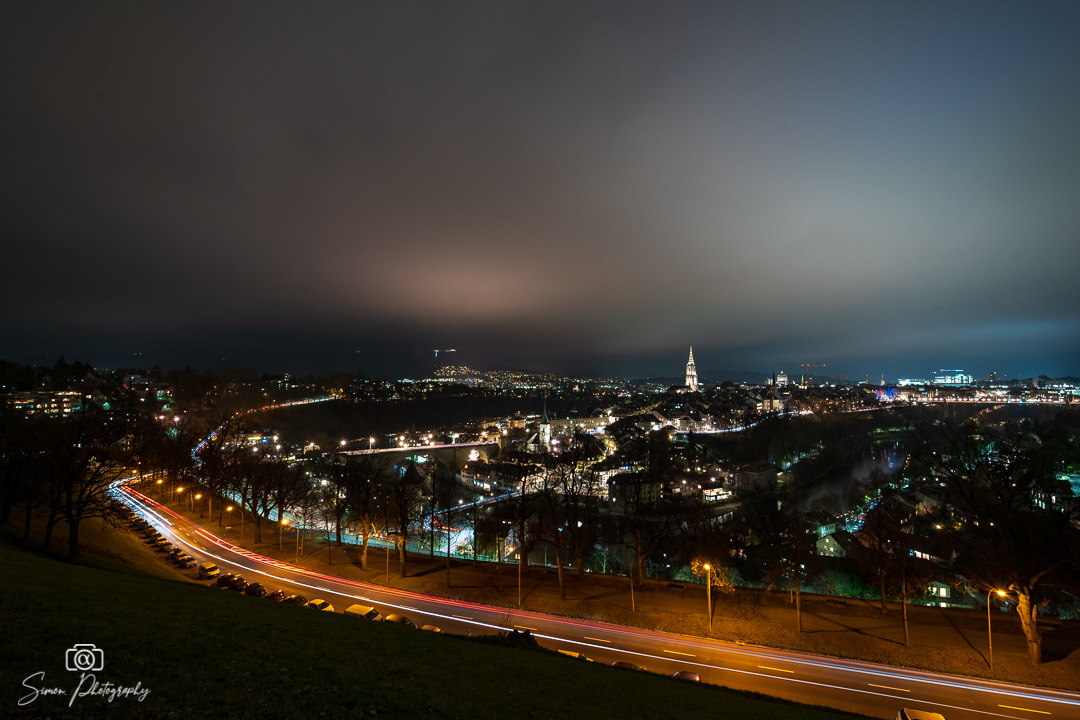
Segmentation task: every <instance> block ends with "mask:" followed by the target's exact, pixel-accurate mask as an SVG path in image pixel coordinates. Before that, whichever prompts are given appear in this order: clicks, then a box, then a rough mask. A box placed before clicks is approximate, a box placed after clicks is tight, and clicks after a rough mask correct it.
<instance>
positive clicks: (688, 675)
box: [671, 670, 701, 682]
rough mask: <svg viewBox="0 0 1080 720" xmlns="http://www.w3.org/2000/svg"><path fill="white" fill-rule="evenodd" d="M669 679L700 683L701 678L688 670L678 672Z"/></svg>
mask: <svg viewBox="0 0 1080 720" xmlns="http://www.w3.org/2000/svg"><path fill="white" fill-rule="evenodd" d="M671 677H673V678H677V679H679V680H689V681H690V682H701V676H700V675H698V674H697V673H696V672H690V671H689V670H680V671H679V672H677V673H673V674H672V676H671Z"/></svg>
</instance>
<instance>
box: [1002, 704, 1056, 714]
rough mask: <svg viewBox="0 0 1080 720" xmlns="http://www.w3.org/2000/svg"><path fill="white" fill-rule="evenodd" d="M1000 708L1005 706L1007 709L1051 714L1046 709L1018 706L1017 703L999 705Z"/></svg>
mask: <svg viewBox="0 0 1080 720" xmlns="http://www.w3.org/2000/svg"><path fill="white" fill-rule="evenodd" d="M998 707H999V708H1005V709H1007V710H1023V711H1024V712H1030V713H1039V714H1040V715H1049V714H1050V713H1048V712H1046V711H1045V710H1031V709H1030V708H1022V707H1016V706H1015V705H998Z"/></svg>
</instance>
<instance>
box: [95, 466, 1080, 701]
mask: <svg viewBox="0 0 1080 720" xmlns="http://www.w3.org/2000/svg"><path fill="white" fill-rule="evenodd" d="M116 490H117V495H118V497H119V498H120V499H121V500H122V501H123V502H124V503H125V504H127V505H128V506H129V507H131V508H132V509H134V510H135V511H136V512H137V513H138V514H139V515H141V516H142V517H144V518H146V519H147V520H148V521H150V522H151V523H153V524H154V525H155V526H156V527H157V528H158V530H160V531H161V533H162V534H163V535H164V536H165V537H167V538H168V539H169V540H171V541H172V542H173V543H174V544H175V545H177V546H178V547H180V548H183V549H184V550H185V551H187V552H188V553H189V554H190V555H192V557H194V558H195V559H196V561H198V562H206V561H211V562H214V563H216V564H217V565H218V567H220V568H221V570H222V572H233V573H238V574H240V575H243V576H244V577H245V578H246V579H247V580H248V581H249V582H254V581H258V582H262V583H263V584H264V585H267V586H269V587H272V588H273V587H280V588H281V589H283V590H286V591H289V592H292V593H297V594H300V595H305V596H307V597H308V598H309V599H310V598H314V597H321V598H324V599H326V600H328V601H330V602H331V603H332V604H333V605H334V607H335V609H336V610H337V611H338V612H340V611H341V610H343V609H344V608H346V607H348V606H349V605H351V604H353V603H361V604H365V605H373V606H375V607H377V608H378V609H379V611H380V612H382V613H383V614H384V615H385V614H387V613H389V612H395V611H397V612H401V613H402V614H404V615H407V616H408V617H410V618H411V619H412V620H413V621H414V622H416V624H417V625H423V624H429V623H430V624H432V625H437V626H439V627H440V628H442V629H443V631H445V632H454V633H460V634H466V633H478V634H482V633H490V632H495V631H502V630H509V629H513V628H517V629H519V630H524V629H528V630H530V631H531V632H532V634H533V636H534V637H535V638H537V640H538V641H539V642H540V644H541V645H543V646H544V647H547V648H550V649H553V650H568V651H573V652H579V653H581V654H583V655H586V656H588V657H589V658H592V659H594V660H596V661H597V662H603V663H608V664H610V663H612V662H614V661H616V660H623V661H628V662H632V663H635V664H637V665H642V666H645V667H647V668H648V669H649V670H651V671H654V672H658V673H664V674H668V675H670V674H671V673H674V672H676V671H678V670H690V671H693V672H696V673H698V674H699V675H700V676H701V679H702V681H704V682H709V683H714V684H717V685H724V686H727V687H731V688H738V689H742V690H752V691H754V692H759V693H763V694H766V695H773V696H777V697H783V698H787V699H789V700H795V701H798V702H803V703H810V704H813V705H823V706H826V707H832V708H837V709H840V710H848V711H851V712H856V713H862V714H864V715H870V716H874V717H880V718H895V717H896V712H897V709H898V708H900V707H909V708H918V709H922V710H932V711H935V712H940V713H942V714H944V715H946V716H947V717H948V718H950V720H987V719H988V718H1022V719H1025V720H1030V719H1031V718H1070V717H1072V718H1076V717H1080V694H1078V693H1071V692H1064V691H1058V690H1049V689H1044V688H1033V687H1026V686H1022V685H1012V684H1009V683H1000V682H992V681H986V680H976V679H970V678H964V677H959V676H953V675H941V674H936V673H931V672H923V671H918V670H908V669H904V668H896V667H890V666H887V665H876V664H873V663H864V662H858V661H853V660H837V659H833V658H827V657H822V656H817V655H804V654H800V653H794V652H787V651H784V650H774V649H770V648H761V647H744V646H738V645H732V644H728V643H722V642H717V641H714V640H706V639H703V638H694V637H687V636H682V635H675V634H671V633H663V632H650V631H646V630H640V629H637V628H629V627H623V626H618V625H609V624H606V623H599V622H591V621H588V620H577V619H572V618H564V617H559V616H554V615H543V614H540V613H533V612H525V611H518V610H514V609H511V608H502V607H493V606H489V605H480V604H477V603H468V602H460V601H456V600H449V599H446V598H440V597H433V596H429V595H420V594H417V593H411V592H407V591H403V590H396V589H393V588H386V587H382V586H378V585H369V584H367V583H362V582H358V581H355V580H349V579H346V578H341V577H337V576H334V575H325V574H322V573H318V572H314V571H311V570H308V569H306V568H302V567H298V566H295V565H291V564H289V563H285V562H281V561H278V560H274V559H272V558H268V557H265V556H263V555H258V554H256V553H253V552H249V551H247V550H244V549H243V548H239V547H236V546H234V545H232V544H230V543H228V542H226V541H224V540H222V539H221V538H220V537H218V536H216V535H213V534H212V533H210V532H207V531H206V530H205V529H203V528H202V527H200V526H199V525H197V524H195V523H192V522H191V521H189V520H187V519H186V518H184V517H182V516H180V515H178V514H176V513H174V512H173V511H171V510H169V509H168V508H165V507H163V506H162V505H160V504H158V503H157V502H155V501H153V500H151V499H149V498H148V497H146V496H145V495H142V494H141V493H139V492H137V491H135V490H133V489H131V488H130V487H128V486H127V485H126V484H124V485H120V486H118V487H117V488H116Z"/></svg>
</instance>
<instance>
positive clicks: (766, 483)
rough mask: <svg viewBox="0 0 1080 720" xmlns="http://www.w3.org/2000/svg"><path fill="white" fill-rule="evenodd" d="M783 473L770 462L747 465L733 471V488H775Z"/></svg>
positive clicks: (762, 461)
mask: <svg viewBox="0 0 1080 720" xmlns="http://www.w3.org/2000/svg"><path fill="white" fill-rule="evenodd" d="M781 475H783V472H782V471H781V470H780V468H778V467H776V466H775V465H773V464H772V463H770V462H766V461H764V460H759V461H757V462H752V463H747V464H746V465H743V466H742V467H741V468H739V469H738V470H737V471H735V487H736V489H738V490H750V489H752V488H768V487H775V486H776V484H777V483H778V482H779V481H780V476H781Z"/></svg>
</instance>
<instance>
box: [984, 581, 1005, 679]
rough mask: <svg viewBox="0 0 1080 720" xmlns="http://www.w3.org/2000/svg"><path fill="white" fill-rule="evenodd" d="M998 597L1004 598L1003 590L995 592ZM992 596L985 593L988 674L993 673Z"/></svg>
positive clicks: (989, 593)
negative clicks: (988, 653) (988, 652)
mask: <svg viewBox="0 0 1080 720" xmlns="http://www.w3.org/2000/svg"><path fill="white" fill-rule="evenodd" d="M994 592H996V593H997V594H998V595H999V596H1000V597H1005V591H1004V590H995V591H994ZM992 597H993V594H991V592H990V591H989V590H987V591H986V642H987V645H989V646H990V672H991V673H992V672H994V636H993V634H992V633H991V632H990V598H992Z"/></svg>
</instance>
